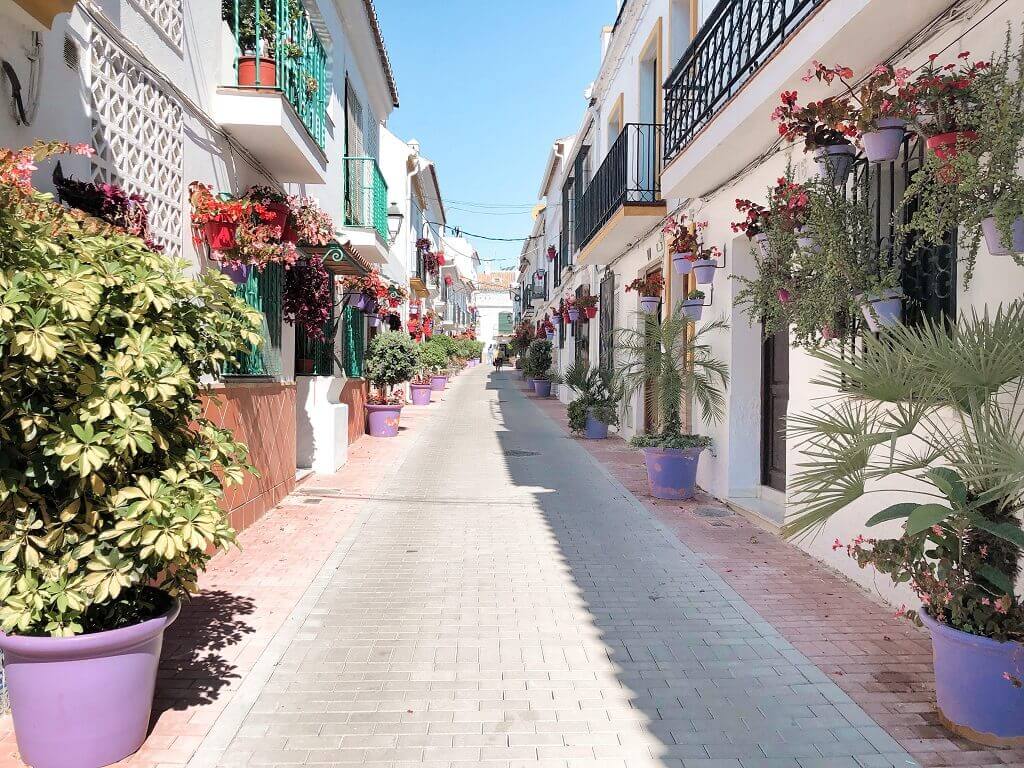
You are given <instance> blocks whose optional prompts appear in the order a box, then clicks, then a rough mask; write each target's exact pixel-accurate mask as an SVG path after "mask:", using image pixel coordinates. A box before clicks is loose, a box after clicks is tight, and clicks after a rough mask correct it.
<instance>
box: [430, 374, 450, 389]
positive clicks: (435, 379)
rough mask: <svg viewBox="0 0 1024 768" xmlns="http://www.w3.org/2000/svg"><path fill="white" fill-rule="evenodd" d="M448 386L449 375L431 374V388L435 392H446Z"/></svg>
mask: <svg viewBox="0 0 1024 768" xmlns="http://www.w3.org/2000/svg"><path fill="white" fill-rule="evenodd" d="M447 386H448V377H447V376H431V377H430V389H431V390H432V391H434V392H444V388H445V387H447Z"/></svg>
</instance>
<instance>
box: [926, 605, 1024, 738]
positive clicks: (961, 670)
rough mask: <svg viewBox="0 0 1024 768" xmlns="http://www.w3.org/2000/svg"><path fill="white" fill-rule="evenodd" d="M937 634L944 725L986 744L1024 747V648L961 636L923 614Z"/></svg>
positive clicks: (934, 639) (937, 682)
mask: <svg viewBox="0 0 1024 768" xmlns="http://www.w3.org/2000/svg"><path fill="white" fill-rule="evenodd" d="M919 615H920V617H921V621H922V622H923V623H924V625H925V627H927V629H928V631H929V632H930V633H931V635H932V656H933V658H934V661H935V698H936V703H937V704H938V709H939V717H940V718H941V720H942V723H943V725H945V726H946V727H947V728H949V729H950V730H951V731H953V732H954V733H956V734H958V735H960V736H963V737H965V738H968V739H971V740H972V741H979V742H981V743H983V744H989V745H993V746H1003V747H1017V748H1019V747H1024V688H1018V687H1017V686H1016V685H1014V683H1013V682H1012V680H1007V679H1006V678H1005V677H1004V675H1008V676H1010V677H1011V678H1012V679H1017V680H1020V679H1022V678H1024V643H1014V642H1009V643H1000V642H998V641H996V640H992V639H991V638H988V637H979V636H978V635H971V634H968V633H967V632H961V631H960V630H958V629H953V628H952V627H950V626H947V625H945V624H940V623H939V622H937V621H935V619H933V618H932V617H931V616H929V615H928V614H927V613H925V612H924V611H920V612H919Z"/></svg>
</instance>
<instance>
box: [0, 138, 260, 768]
mask: <svg viewBox="0 0 1024 768" xmlns="http://www.w3.org/2000/svg"><path fill="white" fill-rule="evenodd" d="M70 149H71V148H70V147H68V145H66V144H58V143H42V142H40V143H37V144H36V145H34V146H33V147H31V148H29V149H27V150H23V151H11V150H6V149H4V150H0V250H2V252H3V254H4V258H3V260H2V263H0V346H2V348H3V354H0V439H2V441H3V458H2V460H0V465H2V469H0V477H2V478H3V481H2V482H0V521H2V522H0V551H2V552H3V553H4V554H3V558H2V564H0V628H2V632H0V650H2V651H3V653H4V655H5V672H6V680H7V688H8V691H9V694H10V701H11V710H12V713H13V718H14V729H15V734H16V736H17V740H18V748H19V751H20V754H21V758H22V760H24V761H25V762H26V763H28V764H31V765H35V766H40V767H41V768H45V767H46V766H55V765H71V764H73V765H75V766H82V767H83V768H91V767H92V766H100V765H108V764H110V763H114V762H117V761H119V760H121V759H123V758H125V757H127V756H128V755H130V754H132V753H133V752H135V751H136V750H137V749H138V748H139V747H140V746H141V745H142V743H143V741H144V740H145V737H146V733H147V728H148V726H149V720H150V709H151V706H152V699H153V691H154V686H155V682H156V671H157V664H158V661H159V657H160V650H161V643H162V639H163V632H164V630H165V629H166V628H167V626H168V625H170V624H171V623H172V622H173V621H174V620H175V617H176V616H177V615H178V610H179V600H181V599H184V598H185V597H187V595H188V594H189V593H190V592H193V591H195V589H196V578H197V574H198V572H199V571H201V570H202V569H203V568H204V567H205V565H206V563H207V562H208V561H209V559H210V557H211V555H212V554H213V552H215V551H216V550H217V549H220V548H222V547H225V546H227V545H229V544H230V543H231V542H233V541H234V536H235V534H234V531H233V530H232V529H231V526H230V525H229V523H228V520H227V517H226V515H225V513H224V512H223V511H222V510H221V508H220V507H219V506H218V502H219V501H220V500H221V498H222V496H223V488H224V486H225V485H226V484H231V483H240V482H241V481H242V480H243V478H244V476H245V473H246V472H247V471H249V470H251V467H249V466H248V459H247V451H246V448H245V446H244V445H242V444H240V443H238V442H236V441H235V440H234V438H233V437H232V435H231V433H230V432H228V431H227V430H224V429H221V428H219V427H218V426H217V425H216V424H215V423H214V422H213V421H211V420H209V419H207V418H206V417H205V416H204V408H203V405H202V404H201V402H200V395H201V394H203V393H205V392H207V391H208V387H207V385H204V384H203V383H201V382H202V380H203V379H213V378H215V377H217V376H218V374H219V371H220V370H221V369H222V368H223V367H224V366H225V365H226V364H228V363H230V362H232V361H233V360H235V359H236V358H237V357H238V356H239V355H242V354H246V353H248V352H249V351H250V350H251V349H252V348H253V346H255V345H258V344H259V343H260V341H261V335H260V315H259V313H258V312H256V311H255V310H252V309H250V308H249V307H247V306H246V305H245V304H244V303H243V302H242V301H241V300H240V299H237V298H235V296H234V286H233V285H232V284H231V283H230V281H228V280H227V279H225V278H224V277H222V276H221V275H220V274H219V273H217V272H208V273H204V274H202V275H200V276H199V277H198V278H196V279H193V278H192V277H190V276H188V275H187V274H186V273H185V267H186V264H185V263H184V262H182V261H178V260H173V259H170V258H168V257H166V256H163V255H161V254H158V253H156V252H154V251H152V250H150V249H149V248H147V247H146V245H145V243H144V242H143V240H141V239H140V238H138V237H135V236H132V235H129V234H127V233H125V232H123V231H121V230H119V229H118V228H116V227H112V226H110V225H108V224H105V223H102V222H100V221H99V220H97V219H92V218H88V219H85V218H82V217H81V215H79V214H75V213H73V212H71V211H68V210H66V209H64V208H63V207H61V206H60V205H58V204H56V203H55V202H54V201H53V200H52V198H50V197H49V196H48V195H41V194H39V193H37V192H36V191H35V190H34V189H32V187H31V176H30V173H31V168H33V167H34V166H33V163H34V162H38V161H40V160H43V159H45V158H47V157H49V156H52V155H54V154H59V153H61V152H66V151H69V150H70ZM83 151H84V150H83ZM142 287H144V290H141V288H142Z"/></svg>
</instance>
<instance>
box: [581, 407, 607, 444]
mask: <svg viewBox="0 0 1024 768" xmlns="http://www.w3.org/2000/svg"><path fill="white" fill-rule="evenodd" d="M583 436H584V437H585V438H587V440H604V439H605V438H607V437H608V425H607V424H605V423H604V422H603V421H601V420H600V419H595V418H594V417H593V416H592V415H591V414H590V412H589V411H588V412H587V426H586V429H584V431H583Z"/></svg>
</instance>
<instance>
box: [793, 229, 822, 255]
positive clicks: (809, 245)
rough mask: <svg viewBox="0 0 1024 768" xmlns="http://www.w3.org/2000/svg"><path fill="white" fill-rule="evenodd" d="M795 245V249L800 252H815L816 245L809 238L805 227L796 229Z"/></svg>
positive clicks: (812, 239)
mask: <svg viewBox="0 0 1024 768" xmlns="http://www.w3.org/2000/svg"><path fill="white" fill-rule="evenodd" d="M796 244H797V247H798V248H799V249H800V250H802V251H812V252H815V253H816V252H817V245H816V243H815V241H814V238H813V237H811V236H810V234H809V233H808V231H807V227H797V228H796Z"/></svg>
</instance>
